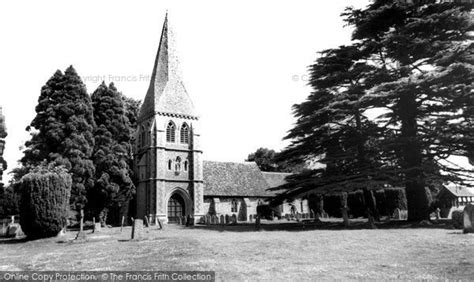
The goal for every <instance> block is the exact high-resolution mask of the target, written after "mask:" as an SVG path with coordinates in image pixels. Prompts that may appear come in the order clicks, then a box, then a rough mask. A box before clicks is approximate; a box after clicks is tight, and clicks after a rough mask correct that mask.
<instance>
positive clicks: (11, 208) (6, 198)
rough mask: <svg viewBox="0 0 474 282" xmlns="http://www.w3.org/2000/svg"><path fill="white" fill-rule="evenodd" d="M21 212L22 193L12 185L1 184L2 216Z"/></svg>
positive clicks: (0, 207) (0, 203) (0, 210)
mask: <svg viewBox="0 0 474 282" xmlns="http://www.w3.org/2000/svg"><path fill="white" fill-rule="evenodd" d="M19 213H20V195H19V194H18V193H17V192H16V191H14V189H13V187H12V186H7V187H3V186H1V185H0V218H5V217H7V216H11V215H17V214H19Z"/></svg>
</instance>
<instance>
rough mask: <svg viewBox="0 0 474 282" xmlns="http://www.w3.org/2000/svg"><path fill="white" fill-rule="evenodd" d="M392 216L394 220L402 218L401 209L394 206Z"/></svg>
mask: <svg viewBox="0 0 474 282" xmlns="http://www.w3.org/2000/svg"><path fill="white" fill-rule="evenodd" d="M393 218H394V219H396V220H401V219H402V215H401V210H400V209H399V208H396V209H395V211H394V212H393Z"/></svg>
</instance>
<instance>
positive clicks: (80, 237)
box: [76, 210, 86, 240]
mask: <svg viewBox="0 0 474 282" xmlns="http://www.w3.org/2000/svg"><path fill="white" fill-rule="evenodd" d="M80 216H81V219H80V221H79V232H78V233H77V235H76V240H85V239H86V233H85V232H84V210H81V213H80Z"/></svg>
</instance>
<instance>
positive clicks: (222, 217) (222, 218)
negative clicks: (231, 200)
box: [220, 214, 225, 225]
mask: <svg viewBox="0 0 474 282" xmlns="http://www.w3.org/2000/svg"><path fill="white" fill-rule="evenodd" d="M220 220H221V224H222V225H224V224H225V216H224V215H223V214H221V216H220Z"/></svg>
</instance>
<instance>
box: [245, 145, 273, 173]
mask: <svg viewBox="0 0 474 282" xmlns="http://www.w3.org/2000/svg"><path fill="white" fill-rule="evenodd" d="M275 154H276V152H275V151H274V150H271V149H267V148H258V149H257V151H255V152H254V153H251V154H249V155H248V157H247V160H246V161H248V162H255V163H257V165H258V167H259V168H260V169H261V170H262V171H277V170H278V164H277V163H276V162H275Z"/></svg>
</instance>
